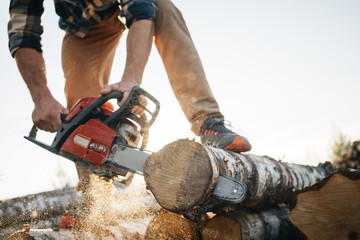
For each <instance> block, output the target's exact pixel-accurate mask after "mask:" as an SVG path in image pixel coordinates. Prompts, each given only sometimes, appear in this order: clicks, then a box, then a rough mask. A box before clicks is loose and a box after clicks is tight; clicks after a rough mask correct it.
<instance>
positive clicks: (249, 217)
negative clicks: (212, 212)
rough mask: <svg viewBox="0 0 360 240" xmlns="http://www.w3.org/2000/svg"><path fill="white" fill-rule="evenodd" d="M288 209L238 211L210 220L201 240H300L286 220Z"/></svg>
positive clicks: (292, 226) (296, 232) (298, 234)
mask: <svg viewBox="0 0 360 240" xmlns="http://www.w3.org/2000/svg"><path fill="white" fill-rule="evenodd" d="M289 213H290V209H289V208H288V207H273V208H270V209H266V210H261V211H257V212H252V211H249V210H241V211H237V212H233V213H228V214H226V215H219V216H216V217H214V218H213V219H211V220H210V221H209V222H208V224H207V225H206V226H205V227H204V228H203V230H202V239H203V240H217V239H219V240H220V239H221V240H250V239H257V240H265V239H266V240H276V239H293V240H296V239H304V238H303V236H301V235H300V233H298V231H297V230H296V227H295V226H294V225H293V224H292V223H291V222H290V220H289V219H288V217H289Z"/></svg>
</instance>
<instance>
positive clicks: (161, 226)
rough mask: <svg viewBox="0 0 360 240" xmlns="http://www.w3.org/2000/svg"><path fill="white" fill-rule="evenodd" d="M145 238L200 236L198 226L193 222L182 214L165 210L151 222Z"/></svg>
mask: <svg viewBox="0 0 360 240" xmlns="http://www.w3.org/2000/svg"><path fill="white" fill-rule="evenodd" d="M145 239H146V240H158V239H183V240H196V239H200V238H199V231H198V229H197V226H196V225H195V224H194V223H193V222H191V221H190V220H188V219H186V218H184V217H182V216H181V215H178V214H175V213H171V212H168V211H166V210H163V211H161V212H160V213H159V214H158V215H157V216H156V217H154V218H153V219H152V220H151V222H150V223H149V225H148V227H147V229H146V233H145Z"/></svg>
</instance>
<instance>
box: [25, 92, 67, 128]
mask: <svg viewBox="0 0 360 240" xmlns="http://www.w3.org/2000/svg"><path fill="white" fill-rule="evenodd" d="M68 113H69V111H68V110H67V109H66V108H64V107H63V106H62V105H61V104H60V103H58V102H57V101H56V100H55V99H54V98H53V97H47V98H45V99H42V100H41V101H39V102H37V103H35V109H34V111H33V113H32V120H33V122H34V124H35V126H36V127H38V128H39V129H41V130H44V131H47V132H56V131H57V130H58V129H59V127H60V124H61V118H60V115H61V114H68Z"/></svg>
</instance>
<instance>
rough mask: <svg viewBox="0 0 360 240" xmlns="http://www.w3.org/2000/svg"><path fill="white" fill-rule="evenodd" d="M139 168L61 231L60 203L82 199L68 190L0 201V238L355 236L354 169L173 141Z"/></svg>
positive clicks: (359, 198) (357, 187)
mask: <svg viewBox="0 0 360 240" xmlns="http://www.w3.org/2000/svg"><path fill="white" fill-rule="evenodd" d="M224 176H226V177H227V178H229V179H235V180H234V181H235V182H236V183H241V184H240V185H234V186H236V187H238V186H245V187H243V188H236V187H235V188H234V189H232V190H236V191H243V194H242V195H243V197H241V199H240V200H239V199H238V200H237V201H236V202H235V201H233V200H229V199H227V198H226V197H223V196H221V194H219V192H220V193H223V192H221V191H222V189H221V188H220V189H219V186H222V187H225V193H228V190H229V189H227V187H226V186H227V185H221V181H223V180H221V179H222V178H224ZM144 177H145V182H143V181H142V179H141V178H140V179H141V181H140V182H141V183H140V184H138V183H139V182H137V181H136V178H135V181H134V182H133V183H132V184H131V185H130V186H128V187H124V186H123V187H120V188H117V192H116V194H115V197H114V198H113V199H112V200H111V201H112V203H113V204H112V206H113V208H114V209H115V212H116V213H115V215H114V217H113V220H112V221H101V222H97V221H93V222H87V223H85V224H82V225H78V226H75V227H74V228H72V229H70V230H66V229H61V230H59V229H58V225H56V224H58V222H59V220H60V217H61V216H62V214H63V213H64V211H65V209H69V208H71V207H73V206H75V205H76V204H80V203H78V201H79V200H80V199H81V196H80V195H79V193H76V192H75V190H74V189H64V190H58V191H54V192H49V193H41V194H36V195H32V196H27V197H24V198H18V199H11V200H8V201H4V202H3V203H1V204H0V224H1V225H0V239H6V238H7V239H8V240H14V239H16V240H18V239H35V240H38V239H69V240H71V239H147V240H152V239H190V240H195V239H205V240H206V239H221V240H223V239H295V240H296V239H299V240H300V239H351V240H352V239H359V237H360V229H359V228H360V170H355V169H352V170H350V169H343V170H335V169H334V168H332V167H331V165H330V164H328V163H325V164H320V165H319V166H317V167H312V166H304V165H299V164H289V163H283V162H280V161H276V160H274V159H272V158H270V157H267V156H256V155H252V154H238V153H233V152H228V151H225V150H222V149H217V148H212V147H208V146H204V145H201V144H199V143H196V142H194V141H189V140H179V141H176V142H174V143H170V144H168V145H167V146H165V147H164V148H163V149H161V150H160V151H159V152H156V153H153V154H152V155H151V156H150V157H149V159H148V160H147V162H146V164H145V166H144ZM145 186H146V187H147V188H148V189H149V190H150V191H151V192H152V194H153V195H151V194H150V192H149V191H146V190H145ZM231 186H232V185H231ZM225 195H226V194H225ZM219 196H220V197H219ZM155 199H156V200H155ZM157 203H159V204H160V206H161V207H162V208H163V210H162V211H160V206H159V205H158V204H157ZM41 205H44V207H43V208H42V207H41ZM95 219H96V218H95ZM24 223H30V224H29V225H23V224H24ZM39 226H40V227H39ZM15 228H16V229H17V230H18V229H21V228H22V229H21V230H19V231H16V232H14V231H15V230H14V229H15ZM10 233H12V234H11V235H10ZM9 235H10V236H9Z"/></svg>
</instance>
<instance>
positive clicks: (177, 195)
mask: <svg viewBox="0 0 360 240" xmlns="http://www.w3.org/2000/svg"><path fill="white" fill-rule="evenodd" d="M213 175H214V167H213V164H212V162H211V160H210V159H209V155H208V153H207V151H206V149H205V148H204V147H203V146H202V145H201V144H199V143H196V142H194V141H190V140H184V139H183V140H178V141H175V142H173V143H170V144H168V145H166V146H165V147H164V148H162V149H161V150H160V151H158V152H156V153H153V154H152V155H151V156H150V157H149V158H148V159H147V161H146V163H145V165H144V178H145V182H146V184H147V186H148V188H149V189H150V191H151V192H152V193H153V195H154V196H155V198H156V200H157V201H158V203H159V204H160V205H161V206H162V207H163V208H165V209H167V210H170V211H173V212H177V213H182V211H183V210H188V209H190V208H192V207H194V206H196V205H197V204H199V203H201V202H202V201H204V199H205V198H206V197H207V195H208V194H209V192H210V191H211V189H212V187H213V185H214V184H215V183H214V180H213Z"/></svg>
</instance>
